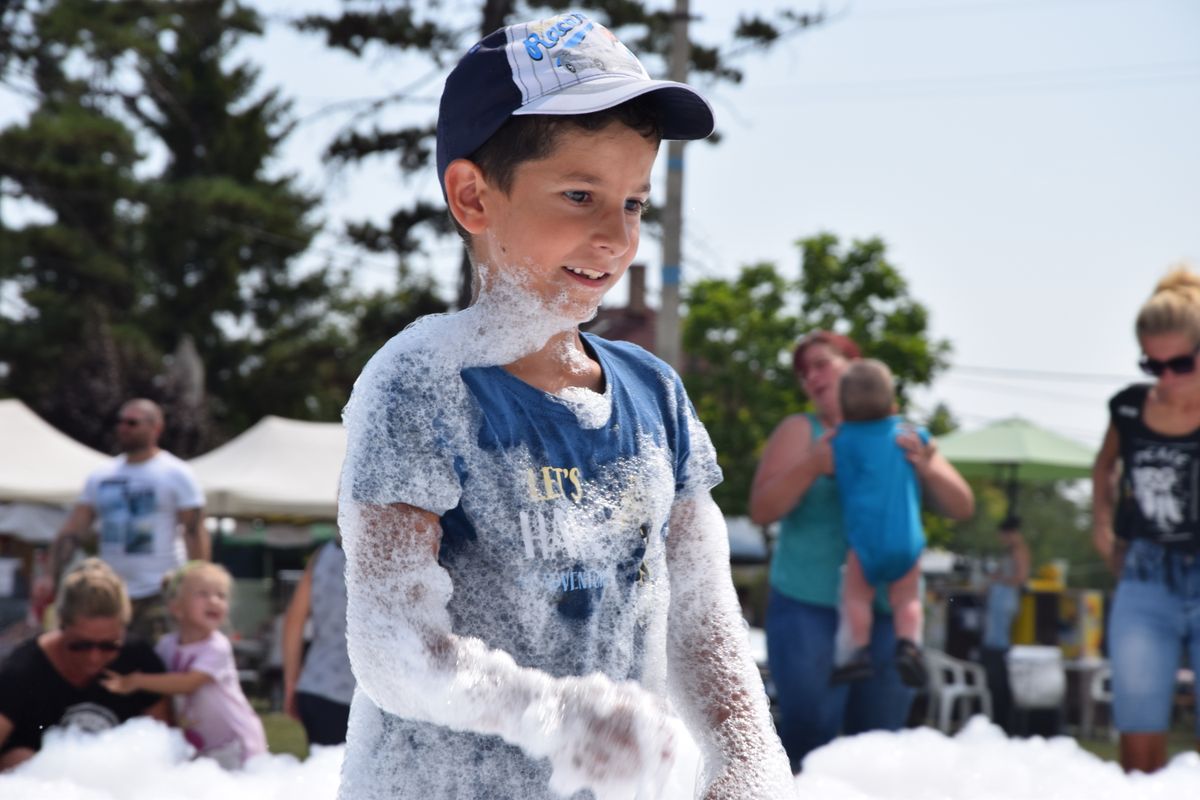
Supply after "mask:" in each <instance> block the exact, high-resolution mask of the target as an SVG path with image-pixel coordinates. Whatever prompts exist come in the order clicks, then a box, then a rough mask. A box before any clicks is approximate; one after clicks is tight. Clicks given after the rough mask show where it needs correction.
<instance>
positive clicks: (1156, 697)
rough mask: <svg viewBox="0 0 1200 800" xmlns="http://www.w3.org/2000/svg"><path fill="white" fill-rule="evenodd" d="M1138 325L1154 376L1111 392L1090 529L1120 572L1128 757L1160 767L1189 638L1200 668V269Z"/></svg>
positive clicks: (1117, 628)
mask: <svg viewBox="0 0 1200 800" xmlns="http://www.w3.org/2000/svg"><path fill="white" fill-rule="evenodd" d="M1135 329H1136V333H1137V339H1138V344H1139V345H1140V346H1141V349H1142V358H1141V367H1142V369H1143V370H1144V371H1145V372H1146V373H1147V374H1149V375H1151V376H1153V377H1154V378H1155V381H1154V382H1153V383H1139V384H1134V385H1132V386H1128V387H1126V388H1125V389H1122V390H1121V391H1120V392H1118V393H1117V394H1116V395H1114V396H1113V398H1112V399H1111V400H1110V401H1109V413H1110V415H1111V416H1110V422H1109V426H1108V431H1107V432H1106V433H1105V436H1104V444H1103V445H1101V448H1100V453H1099V454H1098V455H1097V456H1096V464H1095V466H1094V468H1093V470H1092V498H1093V499H1092V506H1093V522H1092V526H1093V528H1092V532H1093V540H1094V542H1095V545H1096V549H1097V550H1099V552H1100V554H1101V555H1102V556H1103V557H1104V558H1105V560H1106V561H1107V562H1108V564H1109V566H1110V567H1111V569H1112V570H1113V572H1114V573H1115V574H1116V575H1117V576H1118V583H1117V589H1116V592H1115V594H1114V596H1113V603H1112V611H1111V613H1110V615H1109V623H1108V651H1109V660H1110V661H1111V664H1112V685H1113V719H1114V723H1115V725H1116V728H1117V730H1119V731H1120V733H1121V744H1120V750H1121V766H1122V767H1124V768H1125V770H1126V771H1129V772H1131V771H1134V770H1138V771H1141V772H1152V771H1154V770H1156V769H1159V768H1160V767H1162V766H1163V765H1164V764H1166V761H1167V730H1168V728H1169V727H1170V723H1171V708H1172V704H1173V701H1174V697H1175V683H1176V673H1177V671H1178V670H1179V667H1180V664H1181V659H1182V656H1183V649H1184V646H1185V645H1186V646H1187V647H1188V649H1189V651H1190V652H1189V654H1188V655H1189V660H1190V662H1191V664H1192V665H1193V668H1195V667H1196V666H1197V665H1200V370H1198V369H1197V363H1196V355H1197V348H1198V347H1200V275H1197V274H1195V273H1193V272H1191V271H1190V270H1188V269H1185V268H1179V269H1176V270H1174V271H1173V272H1171V273H1169V274H1168V275H1167V276H1166V277H1164V278H1163V279H1162V280H1161V281H1159V284H1158V286H1157V287H1156V288H1155V291H1154V294H1153V295H1151V297H1150V299H1149V300H1147V301H1146V303H1145V304H1144V305H1143V306H1142V308H1141V311H1139V313H1138V316H1137V323H1136V326H1135ZM1197 741H1200V722H1198V730H1197Z"/></svg>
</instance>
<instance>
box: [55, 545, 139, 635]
mask: <svg viewBox="0 0 1200 800" xmlns="http://www.w3.org/2000/svg"><path fill="white" fill-rule="evenodd" d="M57 605H58V624H59V625H60V626H61V627H64V628H65V627H66V626H68V625H71V624H72V623H74V622H76V621H77V620H81V619H95V618H97V617H107V618H116V619H120V620H121V624H122V625H128V624H129V619H130V617H131V616H132V610H131V606H130V604H129V594H128V592H126V591H125V582H124V581H122V580H121V577H120V576H119V575H117V573H115V572H113V569H112V567H110V566H109V565H108V564H105V563H104V562H103V561H101V560H100V559H98V558H87V559H84V560H83V561H81V562H80V564H79V566H77V567H75V568H74V569H72V570H71V571H70V572H68V573H67V576H66V578H64V579H63V584H62V591H61V592H60V593H59V595H58V604H57Z"/></svg>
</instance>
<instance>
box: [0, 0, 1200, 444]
mask: <svg viewBox="0 0 1200 800" xmlns="http://www.w3.org/2000/svg"><path fill="white" fill-rule="evenodd" d="M253 4H254V5H256V6H257V7H259V8H260V9H261V10H262V11H263V12H264V13H266V14H267V15H268V19H269V20H270V24H269V26H268V34H267V36H266V37H265V38H264V39H263V40H260V41H254V42H250V43H248V44H246V45H245V46H243V48H242V49H241V54H243V55H245V56H248V57H250V58H251V59H253V60H254V61H256V62H259V63H261V65H262V67H263V82H264V85H277V86H280V87H281V88H282V89H283V91H284V93H285V94H286V95H288V96H290V97H291V98H293V99H294V101H295V111H296V114H297V116H298V118H299V119H300V122H301V124H300V125H299V126H298V127H297V129H296V131H295V132H294V133H293V135H292V137H291V139H290V140H289V142H288V145H287V148H286V150H285V152H284V154H283V156H282V158H281V160H280V163H279V165H278V166H279V169H281V170H288V171H294V172H296V173H297V174H299V175H300V177H301V179H302V181H303V182H304V183H305V184H306V185H307V186H308V187H309V188H312V189H315V190H319V191H321V192H322V193H323V195H324V197H325V207H324V208H323V209H322V213H323V214H324V215H325V217H326V219H327V221H328V222H329V223H330V225H331V228H332V229H333V230H336V229H337V227H338V224H339V223H340V221H342V220H347V219H359V218H362V217H372V218H375V219H376V220H379V221H381V222H382V221H383V220H385V219H386V218H387V217H388V216H389V215H390V213H391V212H392V211H393V210H394V209H395V208H396V207H397V206H398V205H399V204H400V203H401V202H404V201H405V200H406V199H407V198H410V197H412V196H413V195H422V196H428V197H434V196H436V194H437V184H436V180H435V177H434V175H433V173H432V171H430V173H429V174H428V175H425V176H417V177H414V178H411V179H409V180H407V181H405V180H402V179H401V178H400V177H399V176H398V174H397V173H395V172H394V171H393V170H392V169H391V168H390V165H388V164H385V163H382V162H380V163H375V164H371V165H369V166H368V167H366V168H362V169H348V170H343V171H341V172H333V171H331V170H330V169H329V168H327V167H326V166H325V165H323V164H322V163H321V161H320V152H321V149H322V147H323V146H324V145H325V143H327V142H328V140H329V139H330V138H331V137H332V136H333V135H334V134H335V132H336V131H337V130H338V129H339V127H340V126H341V125H343V124H345V122H346V120H347V119H348V115H347V114H346V113H345V112H337V111H331V110H330V109H331V106H332V107H334V108H337V107H338V105H337V104H339V103H342V102H343V101H347V100H353V99H359V98H365V97H371V96H374V95H376V94H378V93H381V92H390V91H398V90H401V89H404V88H406V87H412V92H411V94H412V95H413V102H412V103H410V104H409V105H407V106H406V107H404V108H401V109H398V110H395V111H393V112H391V116H392V118H393V119H395V120H399V119H403V118H406V117H408V118H413V119H428V118H431V116H432V115H433V113H434V111H435V104H436V98H437V95H438V93H439V91H440V86H441V75H440V74H438V73H437V72H431V71H430V70H429V68H428V65H427V64H426V63H425V62H424V61H421V60H419V59H414V58H410V57H404V56H400V57H397V56H394V55H391V54H383V53H377V52H369V53H368V54H367V57H366V58H364V59H361V60H359V59H354V58H351V57H349V56H344V55H340V54H336V53H331V52H329V51H327V50H325V49H324V48H323V46H322V45H321V43H320V41H319V40H318V39H317V38H316V37H312V36H301V35H299V34H297V33H295V32H294V31H292V30H290V29H289V28H288V26H287V25H286V22H285V20H286V19H287V18H289V17H292V16H294V15H296V14H298V13H300V12H301V11H305V10H312V9H336V8H337V7H338V5H339V4H338V3H337V2H336V0H258V2H255V3H253ZM660 4H661V5H662V6H664V7H667V6H669V5H670V2H669V0H661V2H660ZM446 5H447V6H448V7H449V8H450V9H451V11H452V12H461V13H460V16H459V18H460V19H462V20H464V27H467V26H469V25H470V24H472V21H473V20H474V19H475V18H476V16H477V14H478V6H479V4H478V3H477V2H465V0H450V2H448V3H447V4H446ZM749 5H752V4H751V3H749V2H747V3H737V4H733V3H728V2H718V1H717V0H693V3H692V10H693V13H694V14H695V15H697V16H698V17H700V21H699V22H698V23H697V26H696V31H695V33H696V35H697V37H698V38H700V39H702V40H703V41H705V42H707V43H710V44H721V43H724V42H726V41H727V40H728V31H729V30H730V28H731V27H732V23H733V20H734V17H735V16H736V8H737V7H738V6H749ZM757 5H759V6H761V7H763V8H766V9H773V8H774V7H775V6H776V4H775V3H766V2H763V3H758V4H757ZM793 6H794V7H796V8H798V9H801V10H805V9H807V10H816V9H817V8H819V7H820V6H819V5H818V4H816V3H814V4H812V5H811V6H806V5H805V4H804V3H802V2H797V3H794V4H793ZM825 11H826V13H827V14H828V15H829V16H830V17H831V18H832V19H831V21H830V22H828V23H827V24H825V25H823V26H821V27H819V28H815V29H811V30H809V31H807V32H805V33H802V34H800V35H797V36H795V37H792V38H790V39H788V40H787V41H786V42H784V43H782V44H780V45H778V46H776V47H775V48H773V49H772V50H771V51H770V52H769V53H766V54H763V53H757V52H754V51H748V52H745V53H744V54H743V55H742V57H741V58H740V60H739V62H738V63H739V65H740V66H741V67H742V68H743V69H744V71H745V73H746V78H745V81H744V82H743V84H741V85H740V86H731V85H719V86H710V87H705V88H706V90H707V91H708V93H709V95H710V98H711V100H712V101H713V103H714V105H715V107H716V110H717V114H718V124H719V126H720V128H721V131H722V133H723V135H724V141H723V143H722V144H720V145H719V146H715V147H714V146H709V145H704V144H697V145H690V146H689V147H688V148H687V162H686V163H687V172H686V197H685V209H686V218H685V225H686V229H685V245H684V246H685V252H684V280H685V282H686V281H688V280H694V279H696V278H700V277H732V276H734V275H736V273H737V271H738V269H739V268H740V267H741V266H742V265H744V264H748V263H753V262H757V261H762V260H771V261H775V262H776V263H777V264H778V265H779V266H780V267H781V268H782V269H784V270H786V271H795V270H798V257H797V251H796V249H795V247H794V244H793V243H794V241H795V240H796V239H797V238H799V237H802V236H807V235H811V234H813V233H816V232H818V231H823V230H827V231H831V232H833V233H835V234H837V235H839V236H840V237H842V238H843V239H851V238H861V237H869V236H879V237H881V238H882V239H883V240H884V241H885V242H886V243H887V244H888V249H889V254H890V257H891V259H892V261H893V263H895V264H896V265H897V266H898V267H899V268H900V270H901V272H902V273H903V274H904V275H905V277H906V278H907V279H908V281H909V284H910V289H911V292H912V294H913V295H914V296H915V297H916V298H918V299H919V300H921V301H922V302H924V303H925V304H926V305H927V306H928V307H929V308H930V311H931V314H932V329H933V333H934V334H935V335H936V336H938V337H941V338H945V339H948V340H949V341H950V342H951V343H952V345H953V347H954V363H955V365H956V366H955V367H954V368H952V369H951V370H950V371H949V372H947V373H946V374H945V375H944V376H943V377H942V378H941V379H939V380H938V381H937V382H936V383H935V385H934V386H933V387H932V388H931V390H930V391H928V392H924V393H921V394H919V395H918V396H917V398H916V399H917V401H918V404H919V405H920V406H923V407H929V406H931V405H932V403H933V402H935V401H937V400H943V401H946V402H947V403H949V405H950V406H951V408H952V409H953V410H954V411H955V413H956V414H958V415H959V416H960V418H961V420H962V421H963V423H964V425H965V426H966V427H969V428H970V427H978V426H979V425H981V424H983V423H984V422H986V421H987V420H990V419H996V418H1000V417H1005V416H1010V415H1013V414H1019V415H1022V416H1025V417H1028V418H1030V419H1033V420H1035V421H1036V422H1039V423H1041V424H1044V425H1046V426H1047V427H1050V428H1053V429H1054V430H1057V431H1059V432H1061V433H1063V434H1066V435H1069V436H1073V437H1075V438H1077V439H1080V440H1081V441H1084V442H1087V443H1089V444H1095V443H1098V441H1099V439H1100V436H1101V434H1102V433H1103V430H1104V426H1105V424H1106V418H1105V410H1104V409H1105V401H1106V398H1107V397H1108V396H1109V395H1110V394H1111V393H1112V392H1113V391H1114V390H1115V389H1116V388H1118V387H1119V386H1120V385H1122V383H1123V382H1126V381H1128V380H1133V379H1136V378H1137V377H1138V373H1137V370H1136V366H1135V362H1136V359H1137V355H1138V350H1137V346H1136V342H1135V340H1134V338H1133V334H1132V322H1133V317H1134V314H1135V313H1136V311H1137V308H1138V306H1139V305H1140V303H1141V302H1142V301H1143V300H1144V299H1145V298H1146V297H1147V296H1148V295H1149V293H1150V291H1151V289H1152V287H1153V284H1154V282H1155V280H1157V278H1158V277H1160V276H1161V275H1162V274H1163V273H1164V272H1165V271H1166V269H1167V267H1168V266H1169V265H1170V264H1172V263H1174V262H1177V261H1179V260H1181V259H1190V260H1191V261H1192V263H1193V264H1195V265H1196V266H1197V267H1200V147H1198V146H1197V141H1198V135H1197V132H1198V131H1200V48H1197V46H1196V43H1197V42H1200V3H1196V2H1193V1H1192V0H1141V1H1140V2H1139V1H1138V0H1036V1H1035V0H897V1H896V2H883V1H882V0H875V1H874V2H863V1H861V0H860V1H859V2H827V3H826V4H825ZM652 69H653V65H652ZM5 106H6V107H5ZM18 112H19V110H18V109H17V107H16V101H15V99H14V98H13V97H12V96H11V95H7V96H3V97H0V119H4V118H11V116H12V115H14V114H16V113H18ZM661 160H662V159H660V161H661ZM660 177H661V175H660ZM655 192H656V194H657V196H658V200H659V201H660V202H661V200H662V199H663V197H664V194H665V193H664V192H663V191H662V189H661V187H659V186H656V189H655ZM10 213H11V206H10ZM315 252H316V256H317V257H319V258H322V259H329V260H332V261H335V262H337V263H341V264H344V265H352V266H353V267H354V269H355V270H356V274H357V275H359V276H360V279H361V280H362V281H363V282H364V283H366V284H372V283H375V284H379V283H385V282H387V281H388V280H390V278H391V275H392V274H393V265H392V262H391V261H390V260H388V259H386V258H382V257H377V256H375V257H371V256H365V257H364V256H361V255H358V254H356V253H355V252H354V251H353V250H352V249H350V248H348V247H347V246H345V245H344V244H343V243H341V242H340V241H339V240H338V239H337V237H336V236H333V235H328V236H326V237H324V238H322V240H321V241H320V243H319V245H318V247H317V248H316V249H315ZM431 253H432V254H431V256H430V258H429V260H428V262H427V263H426V264H425V266H426V267H427V268H428V269H430V270H431V271H433V272H434V273H435V274H436V275H437V276H438V277H439V280H440V281H441V283H442V285H444V286H445V287H446V289H447V291H449V290H450V287H451V286H452V285H453V280H454V277H455V274H456V270H457V248H456V246H455V244H454V243H453V242H452V241H449V240H447V241H445V242H443V243H441V244H439V245H436V246H434V247H432V248H431ZM639 260H640V261H642V262H644V263H646V264H647V265H648V266H649V267H650V272H651V280H650V284H651V285H650V290H651V292H652V293H654V292H656V291H657V270H658V267H659V264H660V252H659V244H658V242H657V241H655V240H650V239H648V240H646V241H644V242H643V244H642V250H641V254H640V256H639ZM624 296H625V291H624V289H623V287H619V288H618V289H616V290H615V291H614V292H613V294H612V295H611V297H612V300H613V301H614V302H616V303H618V304H619V303H621V302H623V299H624ZM1090 376H1101V377H1099V378H1095V377H1090Z"/></svg>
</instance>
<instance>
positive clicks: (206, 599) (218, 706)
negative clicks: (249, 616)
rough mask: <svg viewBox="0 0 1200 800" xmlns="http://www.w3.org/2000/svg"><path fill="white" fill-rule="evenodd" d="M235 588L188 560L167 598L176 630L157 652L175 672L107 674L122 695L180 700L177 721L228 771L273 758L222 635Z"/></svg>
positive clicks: (223, 575)
mask: <svg viewBox="0 0 1200 800" xmlns="http://www.w3.org/2000/svg"><path fill="white" fill-rule="evenodd" d="M232 583H233V580H232V578H231V577H230V575H229V572H228V571H227V570H226V569H225V568H224V567H222V566H220V565H219V564H213V563H210V562H208V561H189V562H188V563H187V564H185V565H184V566H182V567H180V568H179V569H178V570H176V571H175V572H174V573H173V574H172V575H171V576H170V577H169V578H168V579H167V583H166V595H167V603H168V608H169V609H170V612H171V616H172V617H174V619H175V624H176V626H177V630H176V631H174V632H172V633H168V634H167V635H165V636H164V637H163V638H162V639H160V640H159V642H158V645H157V646H156V647H155V650H156V651H157V652H158V655H159V657H160V658H162V660H163V663H164V664H166V665H167V669H168V670H169V671H168V672H166V673H163V674H158V675H153V674H148V673H144V672H133V673H130V674H128V675H117V674H115V673H108V674H107V675H106V677H105V678H104V681H103V683H104V686H105V688H106V689H108V690H109V691H110V692H114V693H116V694H129V693H130V692H135V691H138V690H143V691H148V692H157V693H158V694H170V695H175V696H176V699H175V712H176V719H177V721H178V724H179V726H180V727H181V728H183V730H184V735H185V736H186V737H187V740H188V742H189V743H191V744H192V746H194V747H195V748H196V752H197V754H198V755H201V756H207V757H209V758H212V759H214V760H216V761H217V763H219V764H220V765H221V766H222V767H225V768H226V769H235V768H237V767H240V766H242V764H244V763H245V762H246V761H247V760H248V759H250V758H251V757H253V756H256V755H259V754H260V753H265V752H267V737H266V734H265V733H264V732H263V726H262V722H261V721H260V720H259V719H258V715H256V714H255V713H254V710H253V709H252V708H250V703H249V702H248V701H247V700H246V695H245V694H243V692H242V687H241V684H240V683H239V682H238V673H237V665H236V664H235V663H234V660H233V646H232V645H231V644H230V642H229V639H228V637H226V636H225V634H223V633H221V631H220V628H221V626H222V625H224V624H225V620H226V619H227V617H228V615H229V590H230V587H231V585H232Z"/></svg>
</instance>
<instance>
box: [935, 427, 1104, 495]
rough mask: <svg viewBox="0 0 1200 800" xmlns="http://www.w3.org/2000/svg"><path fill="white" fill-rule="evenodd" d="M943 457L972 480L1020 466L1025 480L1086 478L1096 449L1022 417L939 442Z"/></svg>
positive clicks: (1021, 474) (1020, 471) (1019, 468)
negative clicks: (1003, 468)
mask: <svg viewBox="0 0 1200 800" xmlns="http://www.w3.org/2000/svg"><path fill="white" fill-rule="evenodd" d="M938 447H939V449H940V450H941V451H942V454H943V455H945V456H946V458H947V459H949V460H950V463H952V464H953V465H954V466H955V467H957V468H958V470H959V472H961V473H962V474H963V475H964V476H966V477H969V478H995V477H997V473H998V469H997V468H998V467H1002V466H1003V467H1009V468H1011V467H1014V466H1015V467H1016V469H1017V476H1018V477H1019V478H1020V479H1021V480H1035V481H1036V480H1060V479H1071V478H1086V477H1087V476H1088V475H1090V474H1091V472H1092V461H1093V460H1094V458H1095V450H1094V449H1092V448H1091V447H1088V446H1087V445H1085V444H1081V443H1080V442H1077V441H1075V440H1074V439H1069V438H1067V437H1066V436H1061V435H1059V434H1057V433H1054V432H1053V431H1049V430H1046V429H1045V428H1041V427H1039V426H1037V425H1035V424H1033V423H1032V422H1030V421H1028V420H1024V419H1021V418H1019V417H1013V418H1011V419H1004V420H1000V421H999V422H994V423H992V424H990V425H988V426H986V427H984V428H980V429H979V430H976V431H966V432H955V433H951V434H948V435H946V436H943V437H941V438H940V439H938Z"/></svg>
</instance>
